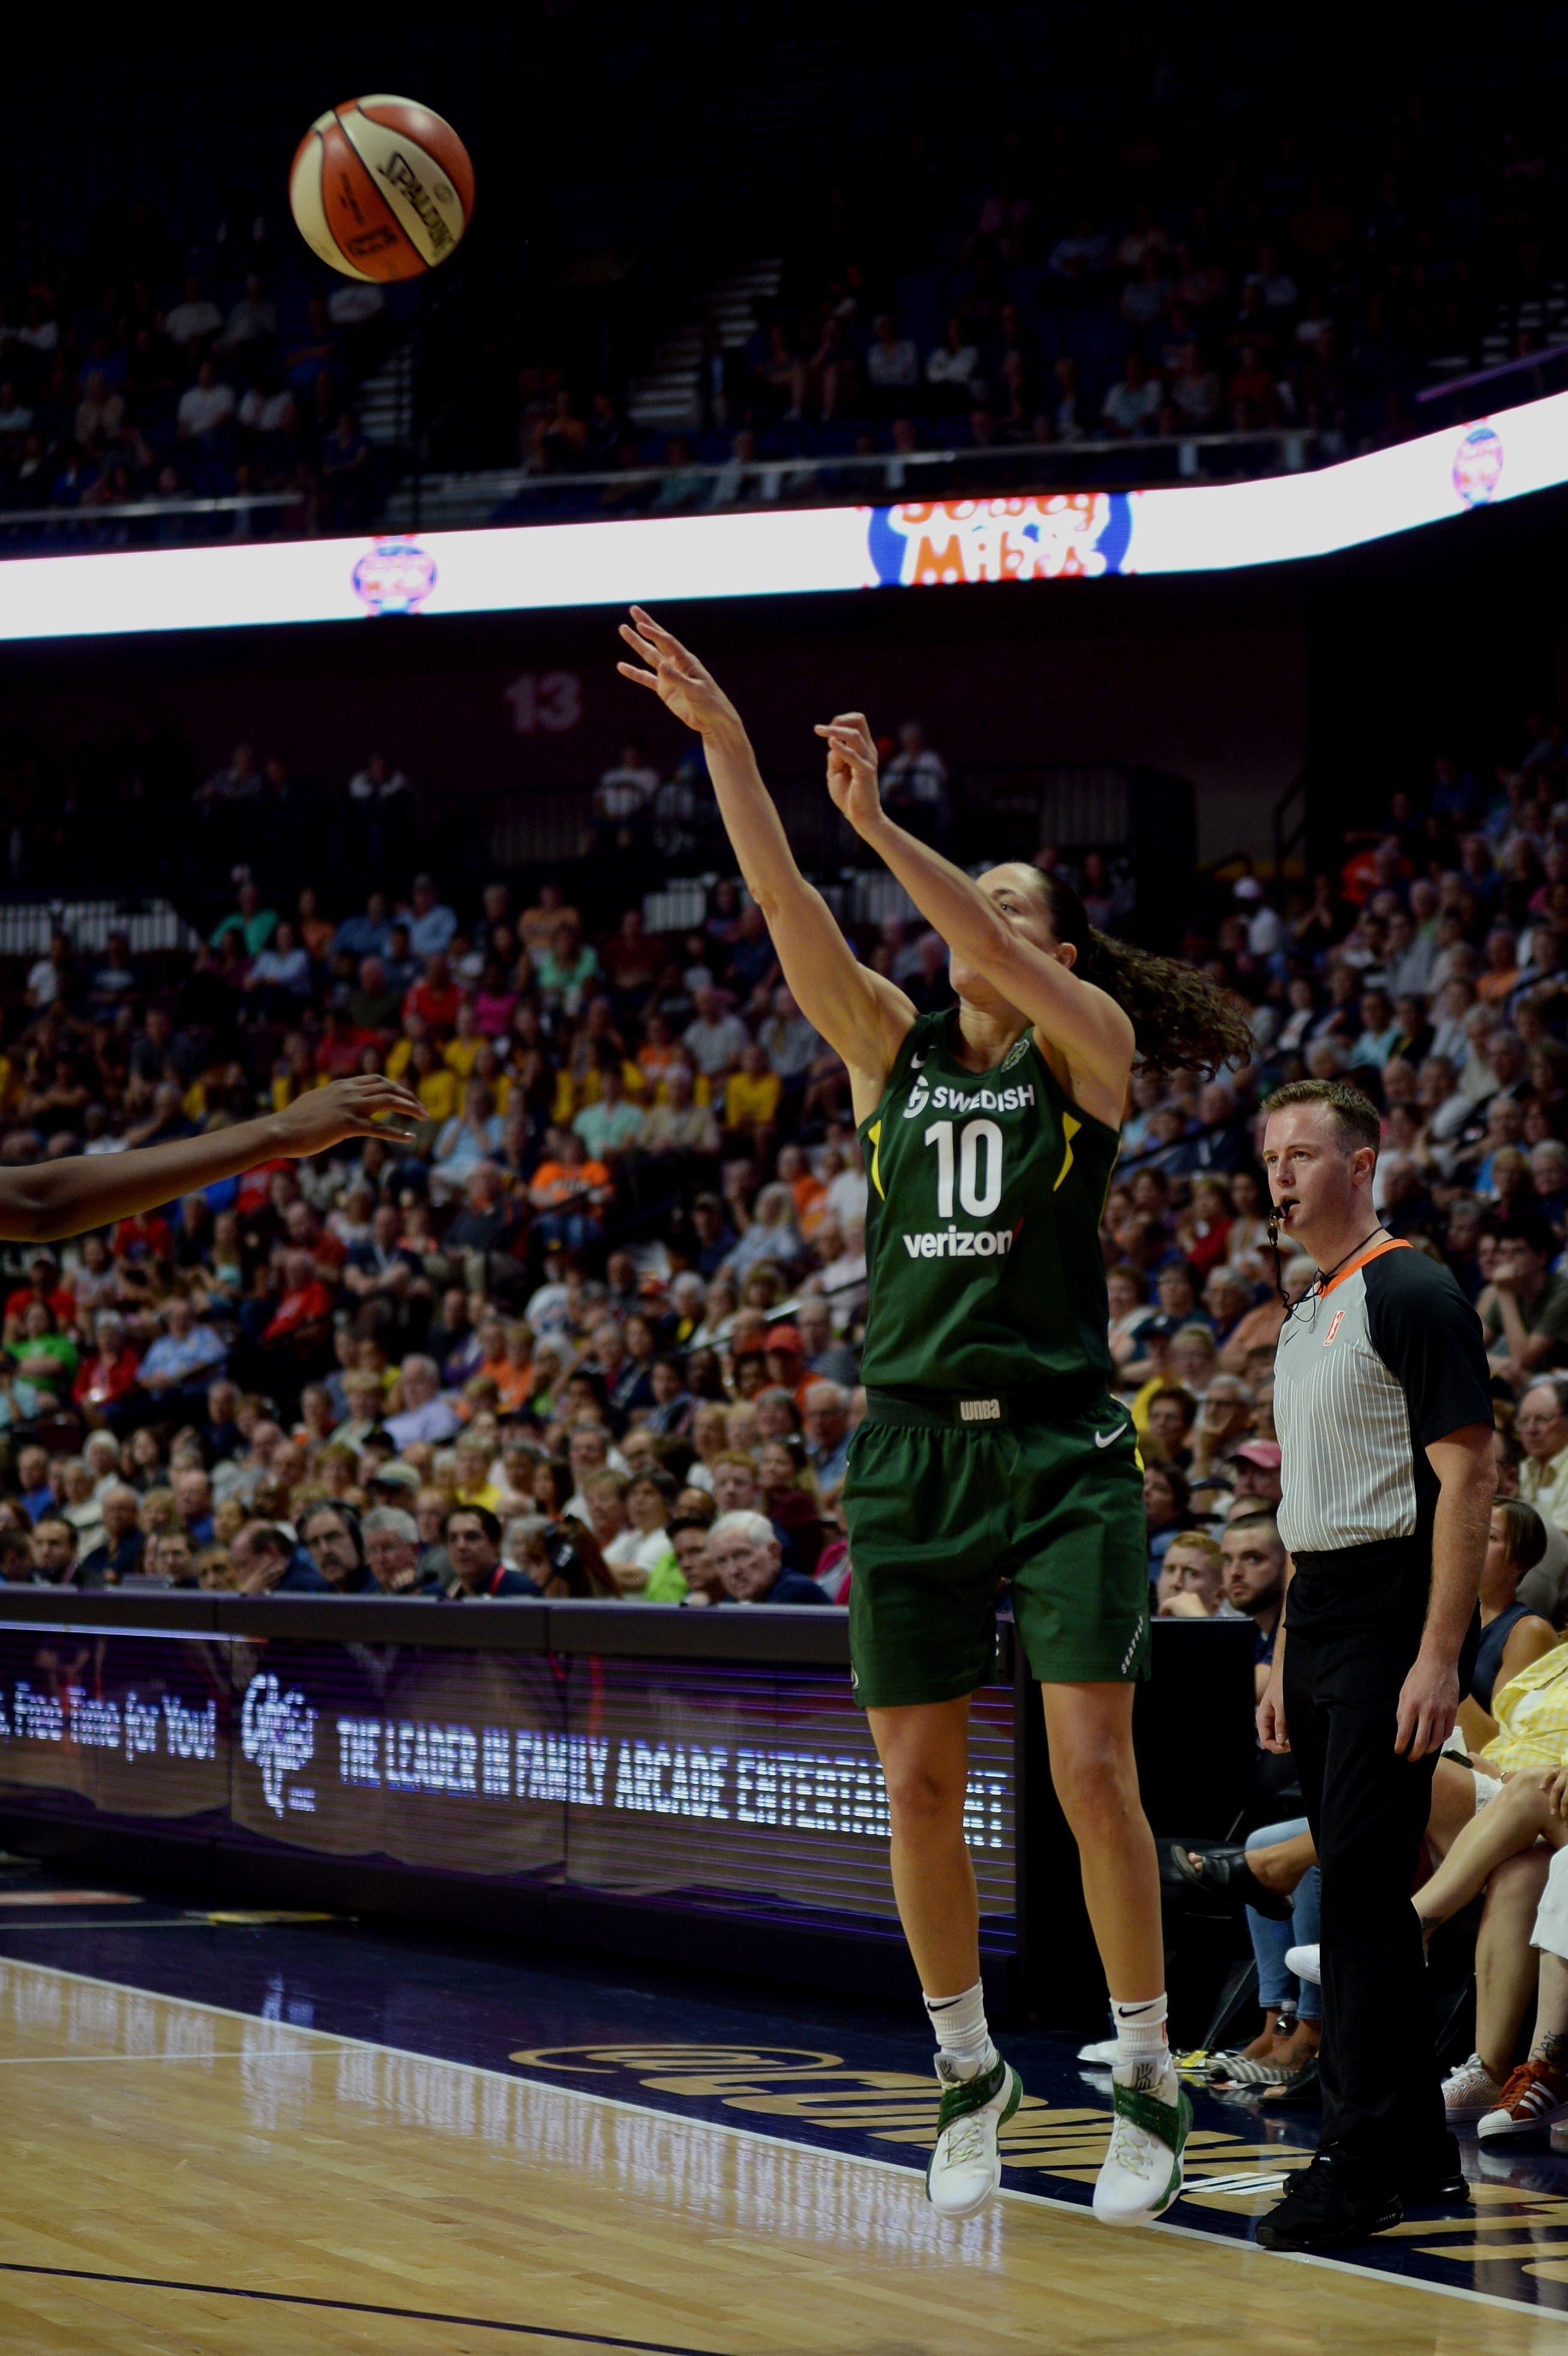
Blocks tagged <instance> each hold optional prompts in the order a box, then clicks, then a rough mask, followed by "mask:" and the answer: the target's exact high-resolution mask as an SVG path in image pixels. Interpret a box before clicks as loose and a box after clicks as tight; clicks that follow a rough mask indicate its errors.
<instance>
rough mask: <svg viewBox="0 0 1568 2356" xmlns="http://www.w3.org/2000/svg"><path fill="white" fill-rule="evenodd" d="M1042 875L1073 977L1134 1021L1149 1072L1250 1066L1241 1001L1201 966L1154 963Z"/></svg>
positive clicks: (1055, 879) (1066, 887)
mask: <svg viewBox="0 0 1568 2356" xmlns="http://www.w3.org/2000/svg"><path fill="white" fill-rule="evenodd" d="M1035 872H1036V873H1037V874H1038V875H1039V880H1040V887H1041V890H1042V891H1043V893H1044V894H1045V899H1046V905H1047V908H1048V910H1049V912H1050V919H1051V930H1052V931H1053V932H1054V933H1055V935H1056V937H1057V938H1058V941H1070V942H1071V943H1072V945H1073V947H1074V948H1076V949H1077V951H1078V961H1077V963H1076V964H1075V966H1074V967H1073V971H1074V972H1075V973H1076V974H1078V975H1079V976H1080V978H1081V979H1082V980H1085V981H1091V982H1093V983H1094V984H1095V986H1096V988H1097V989H1100V990H1102V991H1104V992H1105V993H1106V996H1107V997H1108V998H1113V999H1114V1000H1115V1001H1116V1003H1117V1005H1118V1006H1120V1007H1122V1008H1123V1009H1124V1011H1125V1012H1126V1013H1127V1014H1128V1015H1130V1016H1131V1018H1132V1023H1133V1036H1134V1038H1135V1040H1136V1042H1137V1049H1138V1055H1139V1056H1140V1058H1141V1060H1142V1062H1143V1064H1144V1068H1145V1070H1147V1071H1151V1072H1194V1071H1196V1072H1201V1073H1203V1074H1205V1075H1208V1074H1209V1073H1213V1072H1217V1071H1219V1068H1220V1067H1221V1066H1222V1065H1225V1064H1245V1063H1249V1062H1251V1057H1252V1053H1253V1040H1252V1033H1251V1030H1250V1029H1249V1028H1248V1024H1247V1016H1246V1011H1245V1009H1244V1008H1243V1006H1242V1004H1241V1001H1240V999H1238V998H1234V997H1232V996H1231V994H1230V991H1225V990H1221V989H1219V986H1218V985H1217V984H1216V983H1215V982H1212V981H1210V980H1209V979H1208V975H1207V974H1205V973H1200V972H1199V971H1198V969H1197V967H1196V966H1191V965H1181V964H1178V963H1177V961H1176V958H1164V957H1155V956H1153V955H1152V954H1151V953H1150V951H1149V950H1147V949H1141V948H1135V947H1134V946H1133V943H1132V942H1131V941H1119V940H1114V939H1112V936H1111V935H1110V934H1109V933H1102V932H1100V931H1098V930H1097V929H1096V927H1095V926H1093V925H1091V924H1090V921H1089V917H1088V915H1087V913H1086V911H1085V909H1084V905H1083V902H1082V901H1081V900H1080V899H1079V896H1078V894H1077V893H1076V892H1075V891H1074V890H1073V888H1072V886H1071V885H1070V884H1069V883H1063V881H1062V879H1061V877H1060V876H1059V875H1047V874H1045V873H1041V872H1040V871H1039V870H1038V869H1036V871H1035Z"/></svg>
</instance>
